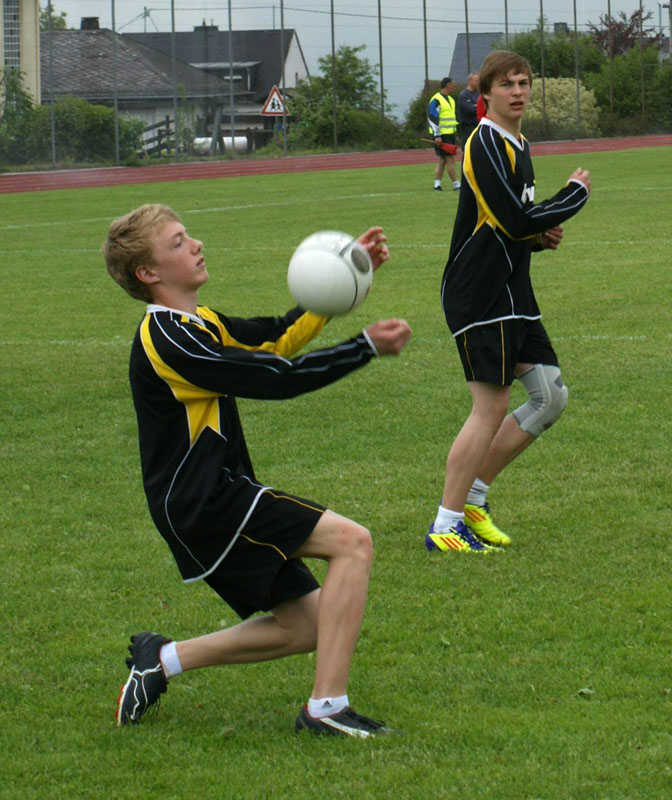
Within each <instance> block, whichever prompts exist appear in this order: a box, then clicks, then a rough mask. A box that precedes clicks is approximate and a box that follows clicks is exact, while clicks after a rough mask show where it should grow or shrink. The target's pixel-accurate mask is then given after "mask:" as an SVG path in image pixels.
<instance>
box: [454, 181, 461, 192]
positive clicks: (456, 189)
mask: <svg viewBox="0 0 672 800" xmlns="http://www.w3.org/2000/svg"><path fill="white" fill-rule="evenodd" d="M459 189H460V182H459V181H453V191H454V192H457V191H459Z"/></svg>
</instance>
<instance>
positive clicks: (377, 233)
mask: <svg viewBox="0 0 672 800" xmlns="http://www.w3.org/2000/svg"><path fill="white" fill-rule="evenodd" d="M357 241H358V242H359V243H360V244H361V245H363V246H364V247H365V248H366V249H367V250H368V251H369V255H370V256H371V262H372V264H373V269H374V270H377V269H378V267H379V266H380V265H381V264H383V263H384V262H385V261H387V260H388V259H389V258H390V251H389V250H388V249H387V245H386V244H385V242H386V241H387V236H385V234H384V233H383V229H382V228H380V227H377V226H376V227H373V228H369V230H368V231H365V232H364V233H363V234H362V235H361V236H359V237H357Z"/></svg>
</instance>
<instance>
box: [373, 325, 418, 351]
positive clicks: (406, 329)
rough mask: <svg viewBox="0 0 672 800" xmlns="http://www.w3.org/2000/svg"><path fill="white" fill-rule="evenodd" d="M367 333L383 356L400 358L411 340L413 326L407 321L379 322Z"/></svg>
mask: <svg viewBox="0 0 672 800" xmlns="http://www.w3.org/2000/svg"><path fill="white" fill-rule="evenodd" d="M366 332H367V334H368V336H369V338H370V339H371V341H372V342H373V346H374V347H375V348H376V350H377V351H378V354H379V355H381V356H398V355H399V353H401V351H402V350H403V349H404V347H405V346H406V343H407V342H408V340H409V339H410V338H411V326H410V325H409V324H408V322H406V320H405V319H383V320H379V321H378V322H374V323H373V325H369V326H368V328H367V329H366Z"/></svg>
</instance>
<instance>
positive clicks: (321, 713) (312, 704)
mask: <svg viewBox="0 0 672 800" xmlns="http://www.w3.org/2000/svg"><path fill="white" fill-rule="evenodd" d="M348 705H350V704H349V703H348V695H347V694H344V695H341V696H340V697H320V698H315V697H311V698H310V700H309V701H308V713H309V714H310V716H311V717H313V718H314V719H320V718H321V717H330V716H331V715H332V714H338V712H339V711H343V709H344V708H347V707H348Z"/></svg>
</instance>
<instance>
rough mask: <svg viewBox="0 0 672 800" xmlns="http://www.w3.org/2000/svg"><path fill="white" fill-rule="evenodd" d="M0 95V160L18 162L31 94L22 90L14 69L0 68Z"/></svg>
mask: <svg viewBox="0 0 672 800" xmlns="http://www.w3.org/2000/svg"><path fill="white" fill-rule="evenodd" d="M0 98H2V106H0V162H4V163H8V164H12V163H21V161H22V160H23V159H24V158H25V154H26V128H27V125H28V123H29V120H30V116H31V114H32V111H33V98H32V97H31V96H30V94H29V93H28V92H27V91H26V90H25V88H24V86H23V78H22V76H21V72H20V71H19V70H18V69H15V68H13V67H6V68H5V69H2V70H0Z"/></svg>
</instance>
